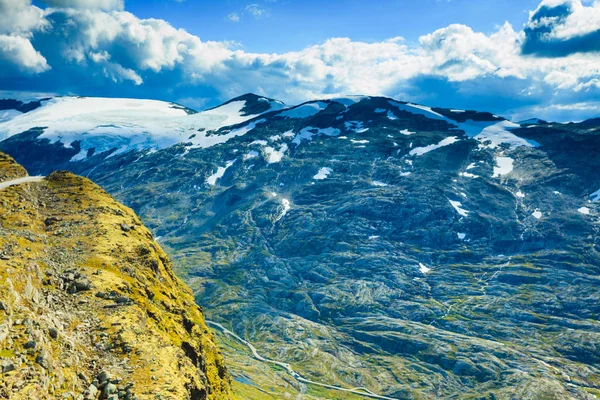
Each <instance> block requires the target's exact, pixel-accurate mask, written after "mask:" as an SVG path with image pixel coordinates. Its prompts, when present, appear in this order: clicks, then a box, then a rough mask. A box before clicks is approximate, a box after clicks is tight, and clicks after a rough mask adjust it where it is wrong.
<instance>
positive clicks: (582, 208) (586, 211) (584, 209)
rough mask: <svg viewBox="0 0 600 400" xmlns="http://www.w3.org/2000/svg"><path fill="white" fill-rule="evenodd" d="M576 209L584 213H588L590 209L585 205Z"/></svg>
mask: <svg viewBox="0 0 600 400" xmlns="http://www.w3.org/2000/svg"><path fill="white" fill-rule="evenodd" d="M577 211H579V212H580V213H581V214H584V215H590V209H589V208H587V207H581V208H578V209H577Z"/></svg>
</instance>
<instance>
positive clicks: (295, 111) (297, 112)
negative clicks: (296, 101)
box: [279, 101, 327, 118]
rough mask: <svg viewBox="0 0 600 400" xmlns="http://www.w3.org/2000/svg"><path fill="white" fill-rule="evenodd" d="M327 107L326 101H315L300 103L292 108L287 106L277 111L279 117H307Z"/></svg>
mask: <svg viewBox="0 0 600 400" xmlns="http://www.w3.org/2000/svg"><path fill="white" fill-rule="evenodd" d="M326 108H327V103H323V102H322V101H317V102H314V103H306V104H301V105H299V106H297V107H294V108H288V109H287V110H284V111H282V112H280V113H279V116H280V117H286V118H307V117H312V116H313V115H316V114H318V113H319V112H321V111H323V110H324V109H326Z"/></svg>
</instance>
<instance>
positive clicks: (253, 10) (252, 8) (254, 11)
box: [246, 4, 267, 19]
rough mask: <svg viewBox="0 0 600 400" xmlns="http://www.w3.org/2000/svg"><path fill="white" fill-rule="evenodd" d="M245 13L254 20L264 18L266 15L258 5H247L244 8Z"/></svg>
mask: <svg viewBox="0 0 600 400" xmlns="http://www.w3.org/2000/svg"><path fill="white" fill-rule="evenodd" d="M246 12H247V13H249V14H250V15H252V16H253V17H254V18H256V19H259V18H261V17H263V16H265V15H266V13H267V11H266V10H265V9H263V8H260V7H259V5H258V4H248V5H247V6H246Z"/></svg>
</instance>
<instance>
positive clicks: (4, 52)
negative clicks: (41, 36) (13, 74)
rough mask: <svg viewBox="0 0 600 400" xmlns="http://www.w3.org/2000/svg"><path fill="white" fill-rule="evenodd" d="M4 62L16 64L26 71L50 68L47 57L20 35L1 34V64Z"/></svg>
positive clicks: (33, 71) (32, 71) (40, 70)
mask: <svg viewBox="0 0 600 400" xmlns="http://www.w3.org/2000/svg"><path fill="white" fill-rule="evenodd" d="M3 61H4V62H8V63H9V64H12V65H16V66H18V68H20V69H21V70H22V71H23V72H25V73H40V72H44V71H47V70H49V69H50V66H49V65H48V63H47V62H46V59H45V58H44V57H43V56H42V55H41V54H40V52H39V51H36V50H35V49H34V48H33V46H32V45H31V42H30V41H29V40H28V39H26V38H23V37H20V36H8V35H0V66H1V65H2V64H3Z"/></svg>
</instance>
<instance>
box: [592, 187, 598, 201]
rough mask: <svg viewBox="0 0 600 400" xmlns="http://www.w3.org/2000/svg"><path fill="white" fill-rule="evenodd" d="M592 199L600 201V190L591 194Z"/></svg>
mask: <svg viewBox="0 0 600 400" xmlns="http://www.w3.org/2000/svg"><path fill="white" fill-rule="evenodd" d="M590 199H592V201H600V189H598V190H597V191H595V192H594V193H592V194H590Z"/></svg>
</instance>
